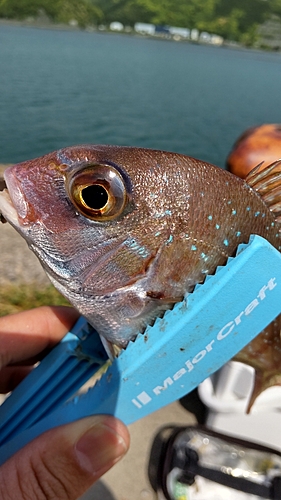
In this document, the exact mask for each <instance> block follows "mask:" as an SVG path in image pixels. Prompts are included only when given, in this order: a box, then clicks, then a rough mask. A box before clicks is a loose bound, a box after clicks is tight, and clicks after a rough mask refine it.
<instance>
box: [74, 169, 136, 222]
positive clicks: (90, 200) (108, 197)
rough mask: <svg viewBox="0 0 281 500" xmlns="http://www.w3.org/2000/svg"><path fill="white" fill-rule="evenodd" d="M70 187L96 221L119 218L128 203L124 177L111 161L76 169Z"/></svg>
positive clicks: (80, 206) (77, 202)
mask: <svg viewBox="0 0 281 500" xmlns="http://www.w3.org/2000/svg"><path fill="white" fill-rule="evenodd" d="M67 188H68V193H69V196H70V199H71V201H72V203H73V204H74V205H75V207H76V209H77V210H78V211H79V212H80V213H81V214H82V215H84V216H85V217H88V218H90V219H92V220H95V221H106V220H112V219H115V218H116V217H118V216H119V215H120V214H121V213H122V212H123V209H124V207H125V205H126V201H127V195H126V186H125V183H124V180H123V178H122V176H121V174H120V173H119V172H118V170H116V169H115V168H113V167H111V166H109V165H91V166H89V167H86V168H84V169H83V170H82V169H81V170H78V171H76V172H75V173H74V174H73V175H72V176H71V178H70V179H69V181H68V185H67Z"/></svg>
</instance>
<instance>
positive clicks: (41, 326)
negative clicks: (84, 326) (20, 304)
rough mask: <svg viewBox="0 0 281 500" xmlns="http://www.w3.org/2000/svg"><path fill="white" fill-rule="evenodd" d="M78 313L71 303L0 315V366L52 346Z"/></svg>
mask: <svg viewBox="0 0 281 500" xmlns="http://www.w3.org/2000/svg"><path fill="white" fill-rule="evenodd" d="M78 317H79V314H78V312H77V311H76V310H75V309H73V308H72V307H68V306H43V307H38V308H36V309H31V310H29V311H23V312H20V313H17V314H11V315H9V316H3V317H2V318H0V369H1V367H3V366H7V365H10V364H15V363H20V362H23V361H25V360H29V359H31V358H36V357H38V355H39V354H40V353H41V354H42V352H43V351H45V350H48V349H50V348H51V347H53V346H54V345H55V344H57V343H58V342H59V341H60V340H61V339H62V337H63V336H64V335H65V334H66V333H67V332H68V331H69V330H70V329H71V327H72V326H73V324H74V323H75V322H76V321H77V319H78Z"/></svg>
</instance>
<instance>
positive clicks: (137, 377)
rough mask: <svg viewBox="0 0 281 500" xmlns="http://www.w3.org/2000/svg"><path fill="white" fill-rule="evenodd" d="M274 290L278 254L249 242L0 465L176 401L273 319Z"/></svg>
mask: <svg viewBox="0 0 281 500" xmlns="http://www.w3.org/2000/svg"><path fill="white" fill-rule="evenodd" d="M280 288H281V255H280V253H279V252H278V251H277V250H276V249H275V248H273V247H272V246H271V245H270V244H269V243H268V242H267V241H266V240H264V239H263V238H261V237H259V236H254V237H252V238H251V240H250V242H249V244H248V245H241V246H240V247H239V250H238V255H237V257H235V258H231V259H229V261H228V263H227V265H226V266H223V267H220V268H218V269H217V272H216V274H215V275H214V276H208V277H207V279H206V281H205V283H204V284H203V285H198V286H197V287H196V288H195V290H194V292H193V293H192V294H190V295H188V296H187V297H186V298H185V299H184V300H183V302H181V303H179V304H176V306H175V307H174V309H173V310H171V311H167V312H166V313H165V315H164V317H163V318H162V319H157V320H156V322H155V324H154V325H153V326H152V327H148V328H147V329H146V332H145V334H144V335H139V336H138V338H137V339H136V341H135V342H131V343H130V345H129V346H128V347H127V348H126V350H124V351H123V352H122V353H121V355H120V357H119V358H117V359H116V360H115V361H114V362H113V363H112V365H111V366H110V367H109V368H108V370H107V372H106V373H105V374H104V375H103V376H102V378H101V379H100V381H99V382H98V383H97V384H96V385H95V386H94V387H93V388H91V389H89V390H88V392H86V393H85V394H82V395H80V396H78V397H76V398H74V399H72V400H70V401H69V402H67V403H66V404H63V405H62V406H60V407H59V408H57V409H56V410H54V411H53V412H52V413H50V414H49V415H47V416H46V417H45V418H42V419H40V420H38V421H37V423H36V424H35V425H32V427H29V428H28V429H26V430H24V431H22V432H19V434H17V436H16V437H13V438H12V439H11V440H10V441H9V442H8V443H6V444H5V445H3V446H2V447H1V448H0V463H3V462H4V461H5V460H7V459H8V458H9V457H10V456H11V455H12V454H13V453H15V452H16V451H17V450H18V449H20V448H21V447H22V446H24V445H25V444H26V443H28V442H29V441H31V440H32V439H34V438H35V437H36V436H38V435H40V434H41V433H42V432H44V431H46V430H48V429H51V428H53V427H56V426H57V425H61V424H65V423H69V422H73V421H74V420H77V419H79V418H83V417H86V416H90V415H94V414H99V413H106V414H112V415H115V416H116V417H119V418H120V419H121V420H123V422H125V423H126V424H130V423H132V422H134V421H136V420H138V419H140V418H142V417H144V416H146V415H148V414H149V413H152V412H153V411H155V410H158V409H159V408H161V407H163V406H165V405H167V404H169V403H171V402H173V401H175V400H177V399H179V398H181V397H182V396H184V395H185V394H187V393H188V392H190V391H191V390H192V389H194V388H195V387H197V386H198V385H199V384H200V383H201V382H202V381H203V380H204V379H205V378H207V377H209V376H210V375H211V374H212V373H214V372H215V371H216V370H218V369H219V368H220V367H221V366H222V365H224V364H225V363H226V362H227V361H229V360H230V359H231V358H232V357H233V356H235V354H237V352H239V351H240V350H241V349H242V348H243V347H245V345H246V344H248V343H249V342H250V341H251V340H252V339H253V338H254V337H255V336H256V335H257V334H258V333H259V332H260V331H261V330H263V329H264V328H265V327H266V326H267V325H268V324H269V323H270V322H271V321H273V320H274V319H275V317H276V316H278V315H279V314H280V311H281V304H280ZM62 383H63V384H65V383H67V381H63V382H62ZM18 411H21V408H19V407H18ZM0 419H1V412H0Z"/></svg>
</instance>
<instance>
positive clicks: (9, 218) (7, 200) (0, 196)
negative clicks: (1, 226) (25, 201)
mask: <svg viewBox="0 0 281 500" xmlns="http://www.w3.org/2000/svg"><path fill="white" fill-rule="evenodd" d="M10 168H12V167H10ZM10 168H8V169H7V170H6V171H5V172H4V177H0V221H1V222H2V223H5V222H9V223H10V224H12V225H13V226H16V227H18V226H19V219H18V207H17V206H15V203H13V200H12V198H11V196H10V193H11V191H13V188H14V184H15V183H14V182H13V179H12V178H11V179H9V178H10V177H11V174H10V175H9V172H8V171H9V170H10ZM18 194H19V189H16V196H18ZM21 198H22V196H20V197H19V200H18V202H17V204H16V205H18V204H22V203H21Z"/></svg>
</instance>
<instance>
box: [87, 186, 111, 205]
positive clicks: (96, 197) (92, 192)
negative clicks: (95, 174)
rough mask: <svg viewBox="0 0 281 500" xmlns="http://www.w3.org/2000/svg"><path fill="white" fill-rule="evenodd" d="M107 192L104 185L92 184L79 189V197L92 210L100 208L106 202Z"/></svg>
mask: <svg viewBox="0 0 281 500" xmlns="http://www.w3.org/2000/svg"><path fill="white" fill-rule="evenodd" d="M108 196H109V195H108V192H107V190H106V189H105V187H104V186H101V185H100V184H94V185H93V186H87V187H85V188H84V189H82V190H81V199H82V200H83V201H84V203H85V205H87V206H88V207H89V208H92V209H93V210H102V209H103V208H104V207H105V206H106V204H107V202H108Z"/></svg>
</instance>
